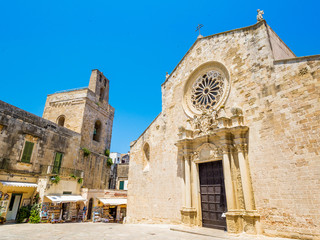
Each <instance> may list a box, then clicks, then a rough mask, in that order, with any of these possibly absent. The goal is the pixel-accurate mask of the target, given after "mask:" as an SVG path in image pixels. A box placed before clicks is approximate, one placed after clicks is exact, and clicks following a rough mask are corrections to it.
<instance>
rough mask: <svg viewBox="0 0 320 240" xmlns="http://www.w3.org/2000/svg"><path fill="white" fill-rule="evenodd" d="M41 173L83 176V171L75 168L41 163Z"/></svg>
mask: <svg viewBox="0 0 320 240" xmlns="http://www.w3.org/2000/svg"><path fill="white" fill-rule="evenodd" d="M40 171H41V175H52V176H54V175H59V176H60V177H70V176H72V175H73V176H75V177H78V178H83V171H82V170H79V169H74V168H65V167H61V168H60V169H59V168H56V167H54V166H53V165H41V166H40Z"/></svg>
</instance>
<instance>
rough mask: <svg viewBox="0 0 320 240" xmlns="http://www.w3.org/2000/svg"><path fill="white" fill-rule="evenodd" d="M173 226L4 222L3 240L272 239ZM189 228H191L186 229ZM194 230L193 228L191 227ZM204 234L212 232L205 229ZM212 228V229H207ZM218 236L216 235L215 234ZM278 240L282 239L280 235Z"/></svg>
mask: <svg viewBox="0 0 320 240" xmlns="http://www.w3.org/2000/svg"><path fill="white" fill-rule="evenodd" d="M172 228H176V229H179V228H180V229H184V228H181V227H179V226H170V225H149V224H115V223H63V224H50V223H49V224H5V225H0V239H1V240H7V239H8V240H21V239H24V240H29V239H30V240H31V239H32V240H34V239H48V240H58V239H59V240H64V239H65V240H79V239H81V240H82V239H89V240H91V239H92V240H107V239H108V240H109V239H112V240H123V239H128V240H160V239H161V240H162V239H165V240H191V239H196V240H215V239H217V240H221V239H245V240H249V239H250V240H251V239H259V240H271V239H275V238H267V237H263V236H258V237H257V236H248V235H246V236H244V235H240V236H230V235H228V234H227V233H225V232H223V231H216V230H213V232H212V233H213V236H203V235H198V234H192V233H187V232H181V231H173V230H170V229H172ZM185 229H186V230H188V228H185ZM190 229H191V228H190ZM203 230H204V231H203V233H204V234H207V233H208V231H205V230H206V229H203ZM207 230H208V229H207ZM214 236H215V237H214ZM277 240H280V238H278V239H277Z"/></svg>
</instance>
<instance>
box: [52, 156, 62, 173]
mask: <svg viewBox="0 0 320 240" xmlns="http://www.w3.org/2000/svg"><path fill="white" fill-rule="evenodd" d="M62 157H63V153H60V152H56V156H55V158H54V163H53V169H52V173H53V174H59V172H60V167H61V161H62Z"/></svg>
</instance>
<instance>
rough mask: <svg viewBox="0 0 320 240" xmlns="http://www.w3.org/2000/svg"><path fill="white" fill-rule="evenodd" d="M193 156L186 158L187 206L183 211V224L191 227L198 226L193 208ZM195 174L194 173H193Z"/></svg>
mask: <svg viewBox="0 0 320 240" xmlns="http://www.w3.org/2000/svg"><path fill="white" fill-rule="evenodd" d="M191 162H192V161H191V154H185V157H184V170H185V171H184V174H185V175H184V179H185V206H184V207H183V208H182V210H181V217H182V222H183V223H185V224H188V225H189V226H192V225H195V224H196V216H197V211H196V209H195V208H193V207H192V196H191V194H192V184H191V176H192V175H191ZM192 173H193V172H192Z"/></svg>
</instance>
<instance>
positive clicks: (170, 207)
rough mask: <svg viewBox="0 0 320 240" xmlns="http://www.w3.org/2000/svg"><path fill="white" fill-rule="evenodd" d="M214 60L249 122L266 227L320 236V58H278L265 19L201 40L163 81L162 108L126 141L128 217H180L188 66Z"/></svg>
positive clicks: (271, 231) (255, 184)
mask: <svg viewBox="0 0 320 240" xmlns="http://www.w3.org/2000/svg"><path fill="white" fill-rule="evenodd" d="M214 62H219V63H221V64H223V65H224V66H225V68H226V69H227V70H228V74H229V80H230V82H231V88H230V93H229V96H228V98H227V100H226V102H225V103H224V105H225V110H226V113H227V115H229V116H231V113H230V111H231V108H232V107H234V106H237V107H240V108H242V109H243V112H244V119H245V122H244V125H246V126H248V127H249V147H248V148H249V153H248V158H249V166H250V171H251V177H252V182H253V190H254V198H255V202H256V207H257V209H258V212H259V214H260V215H261V222H262V228H263V230H264V233H265V234H269V235H284V236H296V237H297V236H300V237H301V236H305V235H307V234H310V235H312V236H315V235H316V234H319V230H318V229H320V228H319V226H320V222H319V217H320V214H319V210H318V209H317V206H319V203H318V199H319V197H318V196H317V193H318V192H319V191H318V190H317V189H319V174H317V173H319V167H320V165H319V164H318V163H319V153H318V150H317V149H319V139H320V138H319V106H320V104H319V86H320V85H319V81H320V80H319V57H314V58H311V59H308V58H306V59H299V58H297V59H295V60H291V61H275V57H274V52H273V50H272V45H271V41H270V37H269V34H268V30H267V25H266V24H265V22H264V21H263V22H260V23H258V24H256V25H253V26H251V27H248V28H243V29H238V30H233V31H229V32H226V33H222V34H216V35H212V36H208V37H205V38H202V39H198V40H197V41H196V42H195V43H194V45H193V46H192V47H191V49H190V50H189V51H188V52H187V54H186V55H185V56H184V57H183V59H182V60H181V61H180V63H179V64H178V65H177V67H176V68H175V69H174V71H173V72H172V73H171V75H170V77H169V78H168V79H167V80H166V81H165V83H164V84H163V85H162V113H161V114H160V115H159V116H158V118H157V119H155V121H154V122H153V123H152V124H151V125H150V126H149V128H148V129H147V130H146V131H145V132H144V133H143V134H142V135H141V136H140V137H139V138H138V140H137V141H136V142H135V143H133V145H132V147H131V151H130V155H131V159H130V171H129V186H128V221H129V222H170V223H176V222H179V221H180V210H181V207H182V205H183V201H182V199H183V198H184V196H183V191H182V190H181V188H182V187H181V186H182V183H183V180H182V173H183V171H182V170H181V165H182V164H181V163H180V162H178V160H177V159H178V158H177V148H176V146H175V143H176V142H177V140H178V136H177V134H178V129H179V127H180V126H184V127H186V120H187V119H188V117H187V115H186V112H185V110H184V108H183V105H182V102H183V101H184V98H183V97H184V87H185V85H186V83H187V82H188V80H189V77H190V76H191V77H192V73H193V72H195V71H196V70H197V69H199V68H201V66H203V64H208V65H210V64H214ZM305 68H306V69H307V70H305ZM146 143H148V144H149V146H150V160H149V168H146V167H145V166H146V164H145V155H144V151H143V149H144V146H145V144H146Z"/></svg>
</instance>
